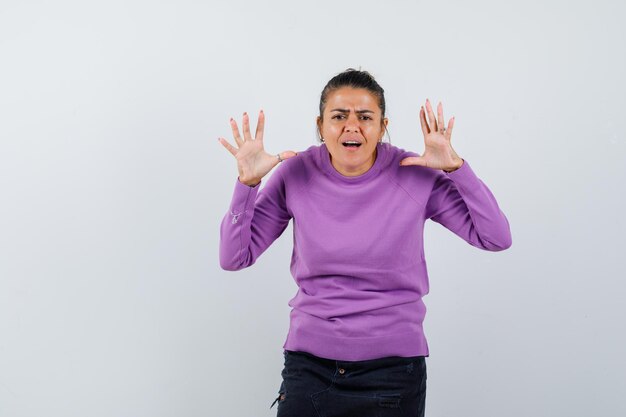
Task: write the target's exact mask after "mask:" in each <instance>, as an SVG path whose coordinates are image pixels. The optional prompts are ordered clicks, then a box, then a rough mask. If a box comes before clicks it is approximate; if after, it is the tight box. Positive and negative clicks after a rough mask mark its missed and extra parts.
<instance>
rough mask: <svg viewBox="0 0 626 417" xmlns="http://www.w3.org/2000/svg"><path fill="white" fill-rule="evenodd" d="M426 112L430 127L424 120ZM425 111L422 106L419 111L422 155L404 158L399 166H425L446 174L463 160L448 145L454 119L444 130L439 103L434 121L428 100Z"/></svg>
mask: <svg viewBox="0 0 626 417" xmlns="http://www.w3.org/2000/svg"><path fill="white" fill-rule="evenodd" d="M426 111H428V118H429V120H430V125H429V123H428V121H427V120H426ZM426 111H425V110H424V106H422V108H421V109H420V123H421V125H422V133H423V134H424V145H425V148H424V154H423V155H422V156H412V157H408V158H404V159H403V160H402V161H401V162H400V165H403V166H407V165H416V166H425V167H428V168H433V169H442V170H444V171H446V172H451V171H454V170H456V169H458V168H459V167H460V166H461V165H462V164H463V159H462V158H460V157H459V155H457V153H456V152H455V151H454V149H453V148H452V145H451V144H450V139H451V137H452V129H453V127H454V117H453V118H451V119H450V121H449V122H448V127H447V128H445V119H444V118H443V105H442V104H441V103H439V105H438V106H437V116H438V118H437V119H435V114H434V113H433V109H432V107H431V106H430V101H429V100H428V99H426Z"/></svg>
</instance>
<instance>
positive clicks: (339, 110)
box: [331, 109, 374, 113]
mask: <svg viewBox="0 0 626 417" xmlns="http://www.w3.org/2000/svg"><path fill="white" fill-rule="evenodd" d="M331 111H338V112H341V113H350V110H346V109H332V110H331ZM356 113H374V112H373V111H371V110H357V111H356Z"/></svg>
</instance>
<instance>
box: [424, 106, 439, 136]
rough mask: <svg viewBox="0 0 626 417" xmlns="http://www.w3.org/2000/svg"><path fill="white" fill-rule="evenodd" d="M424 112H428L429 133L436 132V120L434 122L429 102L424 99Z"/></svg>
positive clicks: (433, 114)
mask: <svg viewBox="0 0 626 417" xmlns="http://www.w3.org/2000/svg"><path fill="white" fill-rule="evenodd" d="M426 110H427V111H428V120H429V121H430V131H431V132H436V131H437V120H435V113H433V108H432V106H431V105H430V101H429V100H428V99H426Z"/></svg>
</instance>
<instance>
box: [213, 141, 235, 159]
mask: <svg viewBox="0 0 626 417" xmlns="http://www.w3.org/2000/svg"><path fill="white" fill-rule="evenodd" d="M217 140H218V141H219V142H220V143H221V144H222V145H224V147H225V148H226V149H228V152H230V153H231V154H233V156H237V149H236V148H235V147H234V146H233V145H231V144H230V143H228V141H227V140H226V139H224V138H217Z"/></svg>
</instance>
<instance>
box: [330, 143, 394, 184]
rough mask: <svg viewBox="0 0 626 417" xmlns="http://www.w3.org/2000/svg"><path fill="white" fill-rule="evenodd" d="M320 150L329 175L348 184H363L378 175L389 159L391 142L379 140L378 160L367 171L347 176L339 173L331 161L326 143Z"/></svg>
mask: <svg viewBox="0 0 626 417" xmlns="http://www.w3.org/2000/svg"><path fill="white" fill-rule="evenodd" d="M319 152H320V159H321V161H322V167H323V169H324V171H325V172H326V173H327V174H328V175H330V176H332V177H334V178H336V179H338V180H340V181H342V182H344V183H346V184H361V183H363V182H364V181H367V180H368V179H370V178H372V177H375V176H376V175H378V173H379V172H380V171H381V169H382V168H383V167H384V165H385V161H386V160H387V155H388V154H389V144H388V143H382V142H379V143H378V144H377V145H376V160H375V161H374V165H372V166H371V167H370V169H368V170H367V171H365V172H364V173H363V174H361V175H357V176H354V177H347V176H345V175H343V174H341V173H339V172H338V171H337V170H336V169H335V167H334V166H333V164H332V162H330V152H328V148H327V147H326V144H325V143H323V144H322V145H321V146H320V147H319Z"/></svg>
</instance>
